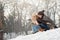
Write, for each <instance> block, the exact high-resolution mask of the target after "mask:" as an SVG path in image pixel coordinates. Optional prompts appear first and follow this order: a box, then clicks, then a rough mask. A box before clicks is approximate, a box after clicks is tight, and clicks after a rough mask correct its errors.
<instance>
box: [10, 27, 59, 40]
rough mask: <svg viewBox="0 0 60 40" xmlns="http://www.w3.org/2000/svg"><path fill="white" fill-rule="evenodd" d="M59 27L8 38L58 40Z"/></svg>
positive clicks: (15, 39)
mask: <svg viewBox="0 0 60 40" xmlns="http://www.w3.org/2000/svg"><path fill="white" fill-rule="evenodd" d="M59 34H60V28H58V29H51V30H48V31H44V32H37V33H35V34H31V35H26V36H18V37H16V38H13V39H9V40H60V35H59Z"/></svg>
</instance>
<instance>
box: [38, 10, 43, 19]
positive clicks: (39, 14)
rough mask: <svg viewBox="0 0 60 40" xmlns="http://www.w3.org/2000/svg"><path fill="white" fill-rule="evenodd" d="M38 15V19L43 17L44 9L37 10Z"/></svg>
mask: <svg viewBox="0 0 60 40" xmlns="http://www.w3.org/2000/svg"><path fill="white" fill-rule="evenodd" d="M38 16H39V18H40V19H43V17H44V10H42V11H39V12H38Z"/></svg>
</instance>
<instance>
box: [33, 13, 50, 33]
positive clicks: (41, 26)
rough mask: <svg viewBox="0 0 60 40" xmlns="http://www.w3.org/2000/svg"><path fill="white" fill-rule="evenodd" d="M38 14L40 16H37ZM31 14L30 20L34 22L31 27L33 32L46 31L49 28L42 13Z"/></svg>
mask: <svg viewBox="0 0 60 40" xmlns="http://www.w3.org/2000/svg"><path fill="white" fill-rule="evenodd" d="M39 16H40V17H39ZM39 16H38V15H35V14H34V15H33V16H32V22H33V23H34V24H35V25H34V26H33V27H32V29H33V33H36V32H38V31H41V32H43V31H46V30H49V27H48V26H47V24H46V23H45V22H44V20H42V19H43V16H44V15H43V14H40V15H39Z"/></svg>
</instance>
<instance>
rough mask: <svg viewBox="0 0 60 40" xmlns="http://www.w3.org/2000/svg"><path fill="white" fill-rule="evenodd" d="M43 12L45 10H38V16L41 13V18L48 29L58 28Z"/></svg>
mask: <svg viewBox="0 0 60 40" xmlns="http://www.w3.org/2000/svg"><path fill="white" fill-rule="evenodd" d="M44 12H45V10H42V11H39V12H38V14H37V15H38V16H39V17H41V16H42V15H43V16H42V20H44V21H45V22H46V24H47V25H48V26H49V27H50V29H53V28H58V27H57V26H56V25H55V23H54V22H53V21H52V20H51V19H50V18H49V17H48V16H46V15H44Z"/></svg>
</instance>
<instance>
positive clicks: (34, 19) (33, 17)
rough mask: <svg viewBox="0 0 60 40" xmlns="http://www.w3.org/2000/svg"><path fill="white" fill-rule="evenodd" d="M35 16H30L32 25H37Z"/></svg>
mask: <svg viewBox="0 0 60 40" xmlns="http://www.w3.org/2000/svg"><path fill="white" fill-rule="evenodd" d="M36 19H37V15H36V14H32V18H31V20H32V23H33V24H36V25H38V23H37V20H36Z"/></svg>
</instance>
